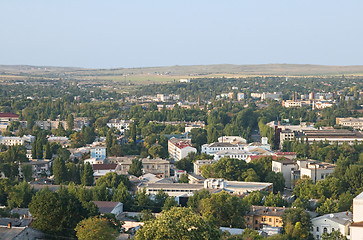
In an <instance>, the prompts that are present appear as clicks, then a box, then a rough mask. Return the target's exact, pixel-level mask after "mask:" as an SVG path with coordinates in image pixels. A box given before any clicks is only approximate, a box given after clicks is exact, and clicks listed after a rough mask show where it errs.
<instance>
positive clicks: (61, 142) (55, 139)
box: [48, 136, 70, 147]
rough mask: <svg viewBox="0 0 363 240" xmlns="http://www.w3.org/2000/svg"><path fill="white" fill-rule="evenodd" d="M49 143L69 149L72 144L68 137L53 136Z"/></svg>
mask: <svg viewBox="0 0 363 240" xmlns="http://www.w3.org/2000/svg"><path fill="white" fill-rule="evenodd" d="M48 142H49V143H52V142H55V143H58V144H59V145H61V146H62V147H68V146H69V144H70V140H69V138H67V137H55V136H52V137H49V138H48Z"/></svg>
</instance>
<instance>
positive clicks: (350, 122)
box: [336, 118, 363, 129]
mask: <svg viewBox="0 0 363 240" xmlns="http://www.w3.org/2000/svg"><path fill="white" fill-rule="evenodd" d="M336 124H338V125H341V126H344V127H351V128H354V129H363V118H336Z"/></svg>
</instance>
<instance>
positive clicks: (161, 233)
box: [135, 207, 220, 240]
mask: <svg viewBox="0 0 363 240" xmlns="http://www.w3.org/2000/svg"><path fill="white" fill-rule="evenodd" d="M161 239H163V240H169V239H170V240H182V239H193V240H203V239H204V240H207V239H208V240H217V239H220V232H219V229H218V228H216V227H215V226H213V225H211V224H210V223H209V222H208V221H205V220H204V219H203V218H202V217H200V216H199V215H198V214H196V213H194V212H193V211H192V210H191V209H190V208H179V207H174V208H171V209H170V210H169V211H165V212H163V213H162V214H161V215H160V216H158V217H157V218H156V219H154V220H151V221H149V222H146V223H145V225H144V226H143V228H141V229H140V230H138V231H137V233H136V236H135V240H161Z"/></svg>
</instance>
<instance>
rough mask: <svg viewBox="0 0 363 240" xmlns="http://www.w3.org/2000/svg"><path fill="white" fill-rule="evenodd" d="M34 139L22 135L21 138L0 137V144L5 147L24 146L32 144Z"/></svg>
mask: <svg viewBox="0 0 363 240" xmlns="http://www.w3.org/2000/svg"><path fill="white" fill-rule="evenodd" d="M34 141H35V137H34V136H31V135H24V136H23V137H3V136H1V135H0V144H3V145H6V146H14V145H24V144H25V143H32V142H34Z"/></svg>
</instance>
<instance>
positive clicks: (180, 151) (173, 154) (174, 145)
mask: <svg viewBox="0 0 363 240" xmlns="http://www.w3.org/2000/svg"><path fill="white" fill-rule="evenodd" d="M168 152H169V157H170V158H171V159H173V160H174V161H179V160H181V159H183V158H185V157H186V156H187V155H188V154H189V153H190V152H194V153H196V152H197V149H196V148H194V147H192V145H191V142H190V140H189V139H178V138H175V137H173V138H171V139H169V141H168Z"/></svg>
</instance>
